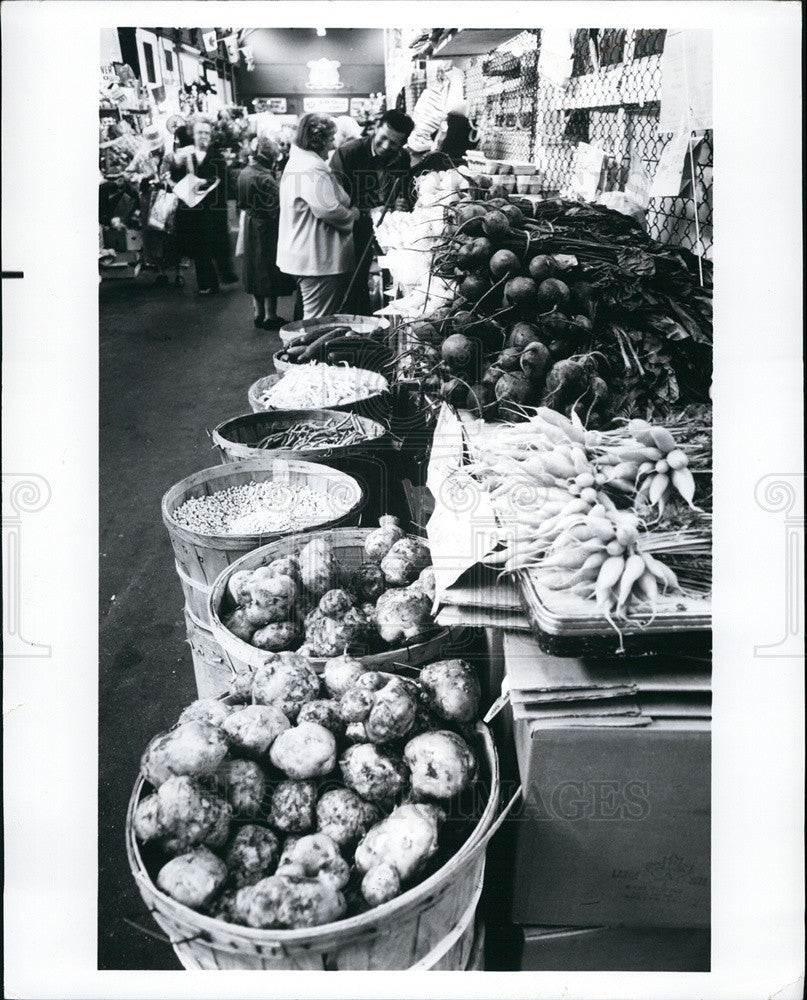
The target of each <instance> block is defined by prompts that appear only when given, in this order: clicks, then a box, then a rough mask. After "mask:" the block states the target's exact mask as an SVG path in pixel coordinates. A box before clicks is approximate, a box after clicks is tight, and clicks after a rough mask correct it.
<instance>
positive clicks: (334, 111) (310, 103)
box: [303, 97, 348, 115]
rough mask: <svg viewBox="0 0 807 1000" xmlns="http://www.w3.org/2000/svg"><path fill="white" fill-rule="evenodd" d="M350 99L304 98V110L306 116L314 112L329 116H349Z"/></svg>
mask: <svg viewBox="0 0 807 1000" xmlns="http://www.w3.org/2000/svg"><path fill="white" fill-rule="evenodd" d="M347 109H348V99H347V98H346V97H304V98H303V110H304V111H305V112H306V114H310V113H312V112H314V113H318V114H328V115H344V114H347Z"/></svg>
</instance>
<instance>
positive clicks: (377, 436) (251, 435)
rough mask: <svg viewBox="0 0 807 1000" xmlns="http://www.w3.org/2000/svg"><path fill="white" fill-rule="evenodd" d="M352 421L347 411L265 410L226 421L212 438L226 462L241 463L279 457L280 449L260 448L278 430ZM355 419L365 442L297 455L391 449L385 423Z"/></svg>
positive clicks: (340, 455) (347, 454)
mask: <svg viewBox="0 0 807 1000" xmlns="http://www.w3.org/2000/svg"><path fill="white" fill-rule="evenodd" d="M350 419H351V418H350V417H349V416H347V415H346V414H345V413H344V412H340V411H337V410H262V411H261V412H260V413H246V414H244V415H243V416H240V417H232V418H231V419H230V420H224V421H223V422H222V423H220V424H219V425H218V426H217V427H215V428H214V429H213V430H212V431H211V433H210V437H211V440H212V441H213V444H214V445H215V446H216V448H218V450H219V451H220V452H221V455H222V458H223V460H224V461H225V462H238V461H243V460H244V459H247V458H260V457H261V456H267V455H277V454H278V453H279V451H280V449H275V448H258V447H257V445H258V442H259V441H262V440H263V439H264V438H265V437H266V436H267V435H268V434H272V433H274V432H275V431H282V430H287V429H288V428H289V427H294V426H295V424H301V423H312V424H318V425H320V424H321V425H325V424H328V423H330V422H331V421H336V422H337V423H339V422H340V421H344V420H350ZM353 419H355V420H356V421H357V423H358V425H359V426H360V427H361V429H362V433H363V434H365V435H366V436H365V438H364V440H362V441H359V442H358V443H357V444H351V445H346V446H341V447H340V446H338V445H336V446H332V447H330V446H329V447H326V448H314V449H292V450H293V451H294V454H295V455H297V456H299V457H301V458H306V459H308V458H310V459H312V460H316V459H318V458H322V459H323V460H324V461H328V460H329V459H336V458H346V457H351V456H356V455H362V454H369V455H372V454H374V453H375V452H376V451H377V450H378V449H379V448H383V447H386V446H387V444H388V443H389V435H388V433H387V429H386V427H384V426H383V424H379V423H378V422H377V421H375V420H368V419H367V418H366V417H359V416H357V415H355V414H354V415H353ZM284 450H285V449H284Z"/></svg>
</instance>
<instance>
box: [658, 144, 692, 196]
mask: <svg viewBox="0 0 807 1000" xmlns="http://www.w3.org/2000/svg"><path fill="white" fill-rule="evenodd" d="M688 149H689V132H681V133H679V134H678V135H674V136H673V137H672V139H670V141H669V142H668V143H667V145H666V146H665V147H664V149H663V150H662V151H661V156H660V157H659V160H658V166H657V167H656V175H655V177H654V178H653V187H652V190H651V194H652V196H653V197H654V198H677V197H678V195H679V194H680V193H681V178H682V177H683V175H684V158H685V157H686V155H687V151H688Z"/></svg>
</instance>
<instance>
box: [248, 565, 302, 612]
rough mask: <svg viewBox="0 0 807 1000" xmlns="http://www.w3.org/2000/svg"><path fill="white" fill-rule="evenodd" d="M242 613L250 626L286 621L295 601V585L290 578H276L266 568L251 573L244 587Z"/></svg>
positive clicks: (262, 567)
mask: <svg viewBox="0 0 807 1000" xmlns="http://www.w3.org/2000/svg"><path fill="white" fill-rule="evenodd" d="M244 591H245V593H246V596H247V601H246V602H245V603H244V612H245V614H246V618H247V621H248V622H250V623H251V624H252V625H255V626H261V625H268V624H270V622H282V621H286V620H288V618H289V617H290V614H291V610H292V608H293V607H294V602H295V601H296V600H297V584H296V583H295V582H294V580H292V578H291V577H290V576H277V575H275V573H274V572H273V571H272V570H270V569H269V567H267V566H261V567H260V568H259V569H256V570H254V571H253V573H252V575H251V576H250V578H249V580H248V581H247V582H246V584H245V585H244Z"/></svg>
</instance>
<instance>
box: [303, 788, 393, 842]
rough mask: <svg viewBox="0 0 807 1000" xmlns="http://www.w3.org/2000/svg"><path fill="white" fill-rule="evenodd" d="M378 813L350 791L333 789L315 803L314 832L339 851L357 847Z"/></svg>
mask: <svg viewBox="0 0 807 1000" xmlns="http://www.w3.org/2000/svg"><path fill="white" fill-rule="evenodd" d="M379 819H380V813H379V811H378V809H377V808H376V807H375V806H374V805H372V804H371V803H370V802H365V801H364V799H362V798H360V797H359V796H358V795H357V794H356V793H355V792H353V791H351V790H350V789H349V788H333V789H331V790H330V791H328V792H325V794H324V795H323V796H322V798H321V799H320V800H319V802H317V829H318V830H319V831H320V832H321V833H325V834H327V835H328V836H329V837H330V838H331V840H333V841H334V842H335V843H336V844H338V845H339V847H341V848H346V847H348V846H349V845H351V844H354V843H356V841H358V840H359V839H360V838H361V837H363V836H364V834H365V833H366V832H367V830H368V828H369V827H370V826H372V824H373V823H376V822H378V820H379Z"/></svg>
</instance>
